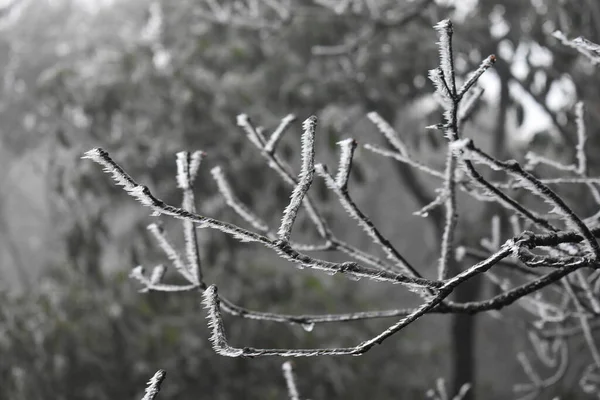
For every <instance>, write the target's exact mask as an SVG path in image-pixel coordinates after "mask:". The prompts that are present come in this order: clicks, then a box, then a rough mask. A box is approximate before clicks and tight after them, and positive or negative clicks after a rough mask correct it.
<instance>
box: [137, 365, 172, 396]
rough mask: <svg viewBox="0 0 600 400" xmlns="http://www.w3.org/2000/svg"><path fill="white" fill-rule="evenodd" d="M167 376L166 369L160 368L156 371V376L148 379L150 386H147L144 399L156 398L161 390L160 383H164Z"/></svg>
mask: <svg viewBox="0 0 600 400" xmlns="http://www.w3.org/2000/svg"><path fill="white" fill-rule="evenodd" d="M166 376H167V372H166V371H165V370H164V369H159V370H158V371H156V373H155V374H154V376H153V377H152V378H150V380H149V381H148V386H147V387H146V390H145V393H144V397H142V400H154V399H155V398H156V396H158V392H160V385H161V384H162V383H163V381H164V380H165V377H166Z"/></svg>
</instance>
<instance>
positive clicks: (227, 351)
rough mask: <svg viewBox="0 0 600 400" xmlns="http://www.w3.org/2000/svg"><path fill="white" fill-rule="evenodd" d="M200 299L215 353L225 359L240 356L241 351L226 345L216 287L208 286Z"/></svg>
mask: <svg viewBox="0 0 600 400" xmlns="http://www.w3.org/2000/svg"><path fill="white" fill-rule="evenodd" d="M202 299H203V303H204V307H205V308H206V311H207V316H206V318H207V319H208V327H209V328H210V329H211V335H210V341H211V343H212V345H213V348H214V349H215V351H216V352H217V353H218V354H220V355H222V356H227V357H239V356H241V355H242V354H243V350H241V349H235V348H233V347H231V346H229V344H228V343H227V339H226V337H225V328H224V327H223V319H222V318H221V310H220V303H219V296H218V294H217V287H216V286H215V285H210V286H209V287H208V288H207V289H206V290H205V291H204V293H202Z"/></svg>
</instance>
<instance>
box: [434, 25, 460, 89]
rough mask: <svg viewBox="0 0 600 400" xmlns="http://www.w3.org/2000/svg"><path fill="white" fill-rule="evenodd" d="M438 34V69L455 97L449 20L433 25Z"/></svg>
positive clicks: (451, 31)
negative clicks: (439, 68)
mask: <svg viewBox="0 0 600 400" xmlns="http://www.w3.org/2000/svg"><path fill="white" fill-rule="evenodd" d="M434 28H435V30H436V31H437V32H438V34H439V42H438V46H439V52H440V67H441V69H442V72H443V76H442V77H441V78H442V79H443V80H444V81H445V82H446V84H447V86H448V89H449V90H450V93H451V94H452V96H454V95H456V83H455V73H454V60H453V58H452V57H453V56H452V33H453V30H452V22H451V21H450V20H449V19H445V20H443V21H440V22H438V23H437V24H436V25H434Z"/></svg>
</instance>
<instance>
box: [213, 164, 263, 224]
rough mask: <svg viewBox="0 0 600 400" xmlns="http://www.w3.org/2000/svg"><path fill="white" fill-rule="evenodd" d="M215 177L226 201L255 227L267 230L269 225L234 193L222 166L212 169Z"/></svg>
mask: <svg viewBox="0 0 600 400" xmlns="http://www.w3.org/2000/svg"><path fill="white" fill-rule="evenodd" d="M210 173H211V174H212V176H213V179H214V180H215V182H216V183H217V187H218V188H219V192H220V193H221V196H223V198H224V199H225V203H227V205H228V206H229V207H231V208H232V209H233V211H235V212H236V213H237V214H238V215H239V216H240V217H242V218H243V219H244V220H245V221H246V222H248V223H249V224H250V225H252V226H253V227H254V228H255V229H257V230H259V231H261V232H267V231H268V230H269V226H268V225H267V224H266V223H265V222H263V221H262V220H261V219H260V218H259V217H258V216H256V215H255V214H254V213H253V212H252V211H250V209H249V208H248V207H247V206H246V205H245V204H243V203H242V202H241V201H240V200H239V199H238V198H237V197H236V196H235V195H234V194H233V190H232V189H231V185H229V182H227V178H226V177H225V174H224V173H223V170H222V169H221V167H214V168H213V169H211V170H210Z"/></svg>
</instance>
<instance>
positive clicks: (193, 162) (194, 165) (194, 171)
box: [189, 150, 206, 182]
mask: <svg viewBox="0 0 600 400" xmlns="http://www.w3.org/2000/svg"><path fill="white" fill-rule="evenodd" d="M205 156H206V153H205V152H203V151H201V150H198V151H195V152H193V153H192V155H191V157H190V166H189V171H190V181H191V182H193V181H194V179H196V176H197V175H198V170H199V169H200V164H201V163H202V159H203V158H204V157H205Z"/></svg>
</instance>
